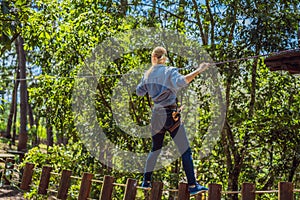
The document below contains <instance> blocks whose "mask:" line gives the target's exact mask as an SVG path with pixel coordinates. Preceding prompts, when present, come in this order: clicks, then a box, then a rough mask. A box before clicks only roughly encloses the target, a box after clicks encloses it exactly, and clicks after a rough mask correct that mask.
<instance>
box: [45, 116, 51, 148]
mask: <svg viewBox="0 0 300 200" xmlns="http://www.w3.org/2000/svg"><path fill="white" fill-rule="evenodd" d="M46 121H47V123H46V127H47V147H52V146H53V128H52V124H51V122H50V120H49V118H47V119H46Z"/></svg>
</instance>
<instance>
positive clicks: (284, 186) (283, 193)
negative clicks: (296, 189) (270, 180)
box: [278, 182, 294, 200]
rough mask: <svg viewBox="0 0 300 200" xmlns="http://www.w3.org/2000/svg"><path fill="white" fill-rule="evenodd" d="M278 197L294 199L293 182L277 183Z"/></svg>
mask: <svg viewBox="0 0 300 200" xmlns="http://www.w3.org/2000/svg"><path fill="white" fill-rule="evenodd" d="M278 190H279V192H278V199H279V200H294V196H293V183H291V182H280V183H278Z"/></svg>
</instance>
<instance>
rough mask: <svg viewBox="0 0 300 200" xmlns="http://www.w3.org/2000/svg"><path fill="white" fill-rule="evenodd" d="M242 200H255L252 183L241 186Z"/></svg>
mask: <svg viewBox="0 0 300 200" xmlns="http://www.w3.org/2000/svg"><path fill="white" fill-rule="evenodd" d="M242 200H255V185H254V184H252V183H243V184H242Z"/></svg>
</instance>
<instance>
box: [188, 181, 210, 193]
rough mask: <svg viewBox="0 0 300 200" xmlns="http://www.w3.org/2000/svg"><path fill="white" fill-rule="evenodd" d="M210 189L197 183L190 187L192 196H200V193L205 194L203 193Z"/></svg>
mask: <svg viewBox="0 0 300 200" xmlns="http://www.w3.org/2000/svg"><path fill="white" fill-rule="evenodd" d="M207 191H208V188H206V187H204V186H202V185H200V184H199V183H196V184H195V186H194V187H191V186H189V193H190V195H191V196H193V195H196V194H199V193H203V192H207Z"/></svg>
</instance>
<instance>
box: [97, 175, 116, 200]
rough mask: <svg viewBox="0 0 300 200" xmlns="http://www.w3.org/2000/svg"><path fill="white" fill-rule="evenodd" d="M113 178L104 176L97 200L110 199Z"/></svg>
mask: <svg viewBox="0 0 300 200" xmlns="http://www.w3.org/2000/svg"><path fill="white" fill-rule="evenodd" d="M114 181H115V178H114V177H112V176H104V181H103V185H102V190H101V194H100V198H99V200H109V199H111V198H112V192H113V188H114V185H113V184H114Z"/></svg>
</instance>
